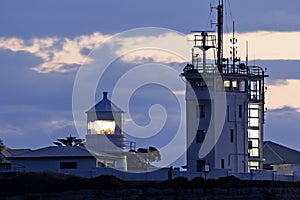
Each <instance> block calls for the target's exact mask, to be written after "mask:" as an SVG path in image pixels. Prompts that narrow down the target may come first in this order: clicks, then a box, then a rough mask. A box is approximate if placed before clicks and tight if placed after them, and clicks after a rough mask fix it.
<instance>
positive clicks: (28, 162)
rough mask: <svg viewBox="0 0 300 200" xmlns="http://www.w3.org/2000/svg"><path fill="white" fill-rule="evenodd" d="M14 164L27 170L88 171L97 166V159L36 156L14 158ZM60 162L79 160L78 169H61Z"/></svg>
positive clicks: (20, 168)
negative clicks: (34, 157)
mask: <svg viewBox="0 0 300 200" xmlns="http://www.w3.org/2000/svg"><path fill="white" fill-rule="evenodd" d="M11 162H12V165H13V166H19V169H18V170H22V171H26V172H41V171H52V172H58V173H60V172H61V173H68V171H88V170H91V169H92V168H95V167H96V159H95V158H93V157H91V158H36V159H33V158H31V159H13V160H12V161H11ZM60 162H77V168H76V169H60Z"/></svg>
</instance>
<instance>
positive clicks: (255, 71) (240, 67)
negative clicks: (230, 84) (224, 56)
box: [183, 63, 266, 76]
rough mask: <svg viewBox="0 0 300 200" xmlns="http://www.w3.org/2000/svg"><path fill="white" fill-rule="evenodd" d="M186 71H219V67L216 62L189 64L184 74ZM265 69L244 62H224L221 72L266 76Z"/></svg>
mask: <svg viewBox="0 0 300 200" xmlns="http://www.w3.org/2000/svg"><path fill="white" fill-rule="evenodd" d="M186 73H209V74H211V73H219V71H218V67H217V65H215V64H207V65H206V66H205V67H204V66H203V65H197V66H194V65H191V64H187V65H186V66H185V68H184V69H183V75H184V74H186ZM264 73H265V71H264V70H263V69H262V68H261V67H259V66H247V65H245V64H244V63H240V64H235V65H233V64H222V71H221V74H241V75H253V76H266V75H265V74H264Z"/></svg>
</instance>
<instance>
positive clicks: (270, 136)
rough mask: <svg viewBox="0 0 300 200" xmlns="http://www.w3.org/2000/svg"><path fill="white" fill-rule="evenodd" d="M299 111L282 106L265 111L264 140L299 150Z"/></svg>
mask: <svg viewBox="0 0 300 200" xmlns="http://www.w3.org/2000/svg"><path fill="white" fill-rule="evenodd" d="M299 121H300V113H299V112H298V111H297V109H296V108H291V107H283V108H280V109H275V110H268V111H267V113H266V124H265V140H272V141H274V142H279V143H281V144H283V145H287V146H289V147H291V148H294V149H297V150H298V151H300V146H299V139H300V132H299V130H300V124H299Z"/></svg>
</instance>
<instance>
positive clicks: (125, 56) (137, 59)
mask: <svg viewBox="0 0 300 200" xmlns="http://www.w3.org/2000/svg"><path fill="white" fill-rule="evenodd" d="M190 36H191V35H187V36H186V38H184V37H182V36H181V35H180V34H177V33H176V32H165V33H163V34H160V35H158V36H147V37H146V36H139V35H136V36H128V37H124V38H118V39H117V40H116V41H115V42H116V44H115V46H114V47H113V48H112V49H111V50H112V52H113V53H115V54H116V55H117V56H120V58H121V59H122V60H123V61H125V62H133V63H142V62H144V61H145V60H151V61H154V62H162V63H174V62H185V58H190V51H191V47H192V44H193V43H192V42H188V39H191V37H190ZM110 37H111V35H104V34H102V33H99V32H96V33H93V34H91V35H81V36H78V37H75V38H58V37H47V38H33V39H31V40H24V39H21V38H15V37H13V38H5V37H1V38H0V48H3V49H9V50H11V51H14V52H17V51H25V52H29V53H32V54H34V55H36V56H38V57H40V58H42V60H43V62H42V63H41V64H40V65H38V66H35V67H33V70H35V71H37V72H39V73H48V72H53V71H54V72H68V71H70V69H68V68H65V66H68V65H69V66H76V65H81V64H82V63H84V62H85V63H86V62H91V59H90V58H87V57H86V56H85V55H84V54H83V53H82V50H85V49H87V50H92V49H93V48H96V47H98V46H100V44H101V43H102V42H103V41H105V40H106V39H108V38H110ZM230 37H231V35H230V34H225V36H224V55H225V56H227V57H229V56H230V55H229V38H230ZM236 38H238V45H239V47H238V53H239V55H238V56H240V57H241V58H244V57H245V51H246V50H245V46H246V41H249V59H252V60H253V59H264V60H266V59H276V60H277V59H299V58H300V51H298V44H300V32H266V31H263V32H251V33H241V34H239V33H237V34H236ZM183 39H184V40H185V41H183ZM179 40H180V42H179ZM141 44H143V46H144V47H145V48H140V46H141ZM182 45H183V46H182ZM135 47H136V48H135ZM151 47H160V48H156V49H155V48H151ZM132 49H135V50H134V51H132ZM172 49H176V52H180V54H181V55H176V54H174V53H173V52H172ZM170 50H171V51H170Z"/></svg>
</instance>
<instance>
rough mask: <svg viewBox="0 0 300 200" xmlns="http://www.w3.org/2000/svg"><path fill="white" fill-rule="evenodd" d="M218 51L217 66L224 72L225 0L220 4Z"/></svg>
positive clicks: (221, 0)
mask: <svg viewBox="0 0 300 200" xmlns="http://www.w3.org/2000/svg"><path fill="white" fill-rule="evenodd" d="M217 26H218V52H217V66H218V70H219V72H220V73H221V72H222V58H223V0H219V5H218V25H217Z"/></svg>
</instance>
